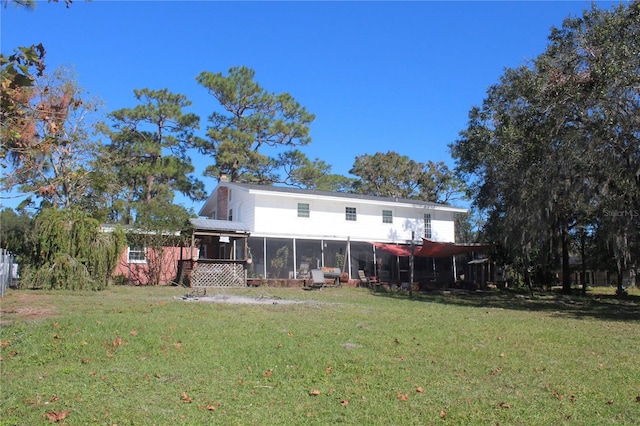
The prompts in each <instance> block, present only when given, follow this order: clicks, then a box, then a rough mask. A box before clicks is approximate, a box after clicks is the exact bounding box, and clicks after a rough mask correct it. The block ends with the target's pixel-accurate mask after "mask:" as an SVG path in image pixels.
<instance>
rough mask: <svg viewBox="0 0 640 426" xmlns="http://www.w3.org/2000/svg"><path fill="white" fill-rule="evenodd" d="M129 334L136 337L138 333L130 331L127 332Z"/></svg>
mask: <svg viewBox="0 0 640 426" xmlns="http://www.w3.org/2000/svg"><path fill="white" fill-rule="evenodd" d="M129 334H130V335H132V336H136V335H138V332H137V331H136V330H131V331H130V332H129Z"/></svg>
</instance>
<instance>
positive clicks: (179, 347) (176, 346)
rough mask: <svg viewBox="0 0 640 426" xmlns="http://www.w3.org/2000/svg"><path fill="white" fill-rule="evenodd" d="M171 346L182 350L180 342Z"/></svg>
mask: <svg viewBox="0 0 640 426" xmlns="http://www.w3.org/2000/svg"><path fill="white" fill-rule="evenodd" d="M173 346H174V347H175V348H176V349H179V350H182V342H175V343H174V344H173Z"/></svg>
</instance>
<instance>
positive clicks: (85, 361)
mask: <svg viewBox="0 0 640 426" xmlns="http://www.w3.org/2000/svg"><path fill="white" fill-rule="evenodd" d="M80 362H81V363H82V364H87V363H88V362H89V360H88V359H81V360H80Z"/></svg>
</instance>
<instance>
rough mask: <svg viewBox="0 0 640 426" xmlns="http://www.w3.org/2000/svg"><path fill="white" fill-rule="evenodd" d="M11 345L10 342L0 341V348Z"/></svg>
mask: <svg viewBox="0 0 640 426" xmlns="http://www.w3.org/2000/svg"><path fill="white" fill-rule="evenodd" d="M10 344H11V340H0V347H2V348H6V347H7V346H9V345H10Z"/></svg>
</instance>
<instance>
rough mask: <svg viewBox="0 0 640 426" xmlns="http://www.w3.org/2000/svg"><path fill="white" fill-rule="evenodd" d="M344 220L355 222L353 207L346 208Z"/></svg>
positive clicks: (354, 209)
mask: <svg viewBox="0 0 640 426" xmlns="http://www.w3.org/2000/svg"><path fill="white" fill-rule="evenodd" d="M344 212H345V219H346V220H351V221H355V220H356V218H357V216H356V208H355V207H347V208H345V211H344Z"/></svg>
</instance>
